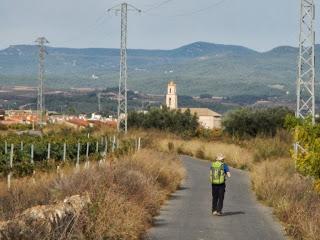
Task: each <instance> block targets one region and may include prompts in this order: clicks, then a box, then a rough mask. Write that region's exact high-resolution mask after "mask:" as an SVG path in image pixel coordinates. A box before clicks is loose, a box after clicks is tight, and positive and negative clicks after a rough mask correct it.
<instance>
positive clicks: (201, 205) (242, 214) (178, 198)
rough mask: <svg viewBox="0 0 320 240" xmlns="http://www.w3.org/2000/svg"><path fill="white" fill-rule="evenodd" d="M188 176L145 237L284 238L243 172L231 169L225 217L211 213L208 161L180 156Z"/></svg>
mask: <svg viewBox="0 0 320 240" xmlns="http://www.w3.org/2000/svg"><path fill="white" fill-rule="evenodd" d="M182 159H183V162H184V165H185V167H186V169H187V172H188V175H187V178H186V181H185V182H184V184H183V185H182V187H181V189H180V190H179V191H177V192H176V193H175V194H173V196H172V198H171V200H170V201H168V203H167V204H166V205H165V206H164V207H163V208H162V210H161V214H160V216H158V217H157V218H156V219H155V225H154V227H153V228H152V229H150V231H149V232H148V234H147V236H146V239H148V240H162V239H165V240H207V239H208V240H209V239H210V240H233V239H235V240H279V239H285V237H284V234H283V232H282V229H281V226H280V224H279V223H277V221H276V220H275V219H274V218H273V217H272V214H271V210H270V209H268V208H265V207H263V206H262V205H261V204H259V203H257V201H256V200H255V197H254V195H253V193H252V192H251V190H250V181H249V177H248V175H247V173H245V172H243V171H240V170H236V169H231V173H232V178H231V179H229V180H228V182H227V192H226V198H225V207H224V212H225V216H223V217H218V216H212V215H211V212H210V211H211V188H210V184H208V171H209V166H210V164H209V163H208V162H205V161H201V160H194V159H192V158H190V157H185V156H184V157H182Z"/></svg>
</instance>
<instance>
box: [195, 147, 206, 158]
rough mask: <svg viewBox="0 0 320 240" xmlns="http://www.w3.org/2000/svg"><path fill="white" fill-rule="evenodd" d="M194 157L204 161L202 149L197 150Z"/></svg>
mask: <svg viewBox="0 0 320 240" xmlns="http://www.w3.org/2000/svg"><path fill="white" fill-rule="evenodd" d="M195 156H196V157H197V158H200V159H205V158H206V156H205V153H204V149H202V148H199V149H198V150H197V151H196V154H195Z"/></svg>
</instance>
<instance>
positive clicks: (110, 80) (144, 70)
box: [0, 42, 320, 97]
mask: <svg viewBox="0 0 320 240" xmlns="http://www.w3.org/2000/svg"><path fill="white" fill-rule="evenodd" d="M316 51H317V54H316V55H317V56H319V53H320V49H319V46H317V48H316ZM47 52H48V56H47V58H46V71H47V80H46V86H48V87H51V88H59V89H66V88H71V87H92V88H98V87H114V86H116V85H117V81H118V75H119V73H118V71H119V50H118V49H101V48H91V49H72V48H54V47H48V48H47ZM297 55H298V49H297V48H293V47H286V46H283V47H277V48H275V49H273V50H271V51H268V52H262V53H261V52H257V51H254V50H251V49H248V48H245V47H241V46H233V45H222V44H212V43H206V42H196V43H192V44H189V45H186V46H182V47H180V48H177V49H173V50H143V49H129V50H128V66H129V81H128V85H129V88H131V89H134V90H138V91H142V92H150V93H156V94H159V93H164V92H165V87H166V83H167V81H168V80H169V79H173V80H175V81H176V82H177V83H178V91H179V94H183V95H200V94H211V95H215V96H241V95H252V96H260V95H265V96H286V92H287V91H289V92H290V96H291V97H293V96H294V93H295V90H294V89H295V82H296V62H297V60H296V59H297ZM37 56H38V49H37V46H31V45H14V46H10V47H9V48H7V49H4V50H1V51H0V81H1V85H29V86H35V85H36V84H37V80H36V79H37V71H38V70H37V66H38V65H37V64H38V63H37ZM93 75H95V76H97V77H98V78H92V76H93Z"/></svg>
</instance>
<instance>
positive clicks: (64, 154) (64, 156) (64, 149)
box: [62, 143, 67, 162]
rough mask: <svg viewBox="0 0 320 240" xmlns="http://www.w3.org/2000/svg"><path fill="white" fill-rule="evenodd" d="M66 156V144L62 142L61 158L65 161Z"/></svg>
mask: <svg viewBox="0 0 320 240" xmlns="http://www.w3.org/2000/svg"><path fill="white" fill-rule="evenodd" d="M66 156H67V144H66V143H64V144H63V157H62V160H63V161H64V162H65V161H66Z"/></svg>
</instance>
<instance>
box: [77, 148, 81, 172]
mask: <svg viewBox="0 0 320 240" xmlns="http://www.w3.org/2000/svg"><path fill="white" fill-rule="evenodd" d="M80 146H81V145H80V142H78V149H77V163H76V167H77V168H79V166H80Z"/></svg>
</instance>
